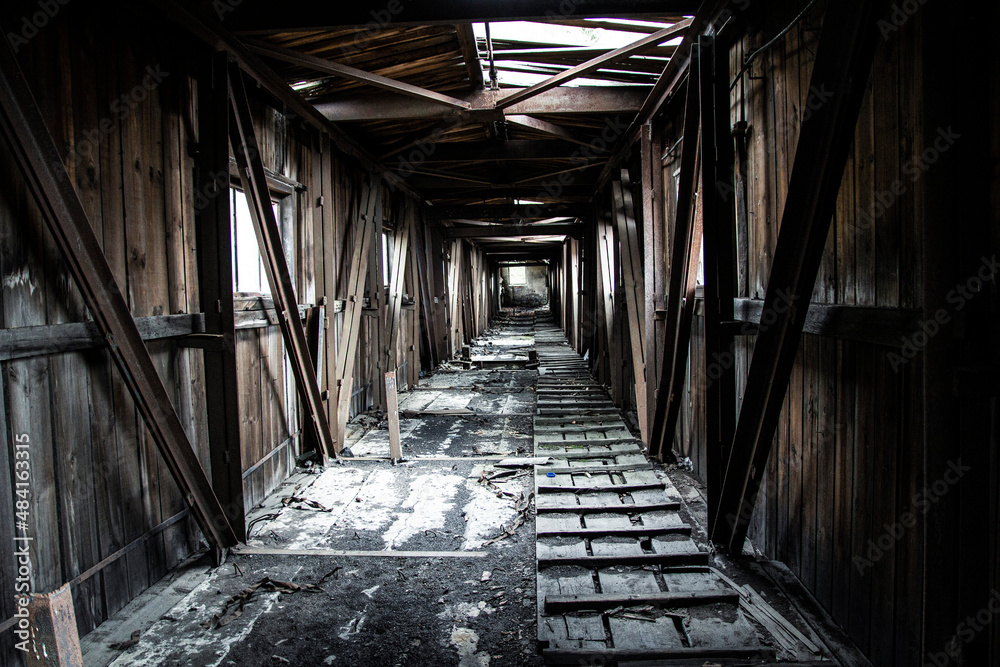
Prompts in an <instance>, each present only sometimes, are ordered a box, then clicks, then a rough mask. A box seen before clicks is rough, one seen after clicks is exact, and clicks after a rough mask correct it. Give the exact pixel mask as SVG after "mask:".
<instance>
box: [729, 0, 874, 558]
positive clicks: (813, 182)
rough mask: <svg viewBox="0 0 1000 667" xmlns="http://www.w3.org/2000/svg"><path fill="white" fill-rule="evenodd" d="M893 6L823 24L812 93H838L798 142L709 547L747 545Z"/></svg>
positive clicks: (833, 16) (851, 7)
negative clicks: (885, 16) (766, 320)
mask: <svg viewBox="0 0 1000 667" xmlns="http://www.w3.org/2000/svg"><path fill="white" fill-rule="evenodd" d="M886 4H887V3H885V1H884V0H849V1H845V2H841V3H834V4H831V5H830V6H829V8H828V9H827V15H826V16H825V17H824V19H823V31H822V33H821V34H820V42H819V46H818V48H817V50H816V63H815V65H814V66H813V73H812V80H811V82H810V83H811V87H812V88H811V89H813V90H832V91H833V93H832V96H831V97H830V99H829V100H828V101H827V102H826V103H825V104H823V105H822V106H821V107H820V108H819V109H816V110H815V111H814V112H813V113H812V114H811V115H810V116H809V118H808V119H806V120H804V121H803V123H802V129H801V130H800V133H799V140H798V144H797V146H796V148H795V153H794V155H795V161H794V162H793V164H792V172H791V175H790V177H789V182H788V195H787V197H786V199H785V207H784V210H783V211H782V214H781V225H780V227H779V228H778V242H777V245H776V247H775V251H774V260H773V263H772V265H771V273H770V275H769V276H768V281H767V291H766V293H765V296H764V312H765V313H767V312H771V313H773V314H774V316H775V322H774V324H773V325H771V326H769V327H767V329H762V330H761V331H760V332H759V334H758V336H757V340H756V342H755V344H754V348H753V357H752V358H751V360H750V370H749V373H748V375H747V383H746V389H745V392H744V398H743V404H742V405H741V406H740V414H739V420H738V421H737V423H736V432H735V435H734V438H733V443H732V447H731V448H730V454H729V461H728V465H727V466H726V470H725V476H724V478H723V484H722V493H721V498H720V499H719V509H718V514H717V516H716V518H715V522H714V524H713V525H712V530H711V539H712V540H713V541H714V542H715V543H716V544H718V545H724V546H727V547H728V548H729V549H730V551H732V552H734V553H736V552H739V551H740V550H741V549H742V548H743V543H744V541H745V540H746V535H747V531H748V529H749V525H750V518H751V517H752V516H753V509H754V505H755V503H756V500H757V492H758V490H759V489H760V484H761V479H762V477H763V475H764V469H765V467H766V465H767V459H768V456H769V455H770V451H771V443H772V441H773V440H774V433H775V430H776V429H777V425H778V417H779V416H780V414H781V404H782V402H783V401H784V397H785V392H786V391H787V389H788V380H789V377H790V376H791V373H792V367H793V366H794V364H795V356H796V354H797V353H798V349H799V342H800V339H801V337H802V327H803V325H804V323H805V319H806V314H807V311H808V310H809V300H810V297H811V296H812V292H813V285H814V283H815V282H816V274H817V272H818V271H819V265H820V262H821V261H822V258H823V248H824V246H825V245H826V237H827V234H828V233H829V230H830V221H831V219H832V218H833V213H834V210H835V208H836V201H837V194H838V192H839V190H840V183H841V180H842V178H843V174H844V166H845V164H846V163H847V156H848V154H849V152H850V150H851V146H852V141H851V140H852V138H853V137H854V133H855V128H856V127H857V123H858V113H859V111H860V108H861V101H862V99H863V97H864V92H865V86H866V84H867V82H868V78H869V73H870V72H871V66H872V61H873V60H874V55H875V46H876V43H877V41H878V31H877V29H876V28H877V21H876V19H877V17H878V12H879V11H880V10H881V9H883V8H884V7H885V5H886Z"/></svg>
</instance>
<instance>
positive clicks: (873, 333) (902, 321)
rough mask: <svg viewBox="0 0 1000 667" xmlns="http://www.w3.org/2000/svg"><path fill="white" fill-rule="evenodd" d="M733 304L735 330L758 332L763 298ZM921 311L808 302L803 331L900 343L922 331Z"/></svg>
mask: <svg viewBox="0 0 1000 667" xmlns="http://www.w3.org/2000/svg"><path fill="white" fill-rule="evenodd" d="M734 305H735V319H736V322H737V324H736V331H735V333H736V334H737V335H751V334H755V333H756V329H757V326H758V325H760V323H761V315H762V314H763V312H764V300H763V299H736V301H735V302H734ZM920 315H921V311H919V310H905V309H901V308H873V307H866V306H838V305H826V304H819V303H812V304H809V310H808V312H807V313H806V321H805V325H803V327H802V331H803V332H804V333H811V334H816V335H817V336H828V337H830V338H842V339H844V340H853V341H859V342H863V343H875V344H876V345H889V346H895V347H901V346H902V345H903V344H904V343H905V342H906V338H907V337H909V336H912V335H913V333H914V332H916V331H919V326H920ZM747 325H752V326H749V327H747ZM765 325H766V322H765Z"/></svg>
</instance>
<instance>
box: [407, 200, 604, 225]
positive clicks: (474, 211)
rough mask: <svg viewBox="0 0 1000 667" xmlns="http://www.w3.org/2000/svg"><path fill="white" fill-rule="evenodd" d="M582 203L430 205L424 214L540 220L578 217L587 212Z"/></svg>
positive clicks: (437, 217)
mask: <svg viewBox="0 0 1000 667" xmlns="http://www.w3.org/2000/svg"><path fill="white" fill-rule="evenodd" d="M588 210H589V209H588V207H587V206H585V205H582V204H495V205H483V204H468V205H465V206H431V207H429V208H427V209H426V211H425V212H426V215H427V217H428V218H430V219H433V220H456V219H461V220H476V219H478V220H495V221H500V220H540V219H544V218H558V217H565V218H580V217H583V216H585V215H587V213H588Z"/></svg>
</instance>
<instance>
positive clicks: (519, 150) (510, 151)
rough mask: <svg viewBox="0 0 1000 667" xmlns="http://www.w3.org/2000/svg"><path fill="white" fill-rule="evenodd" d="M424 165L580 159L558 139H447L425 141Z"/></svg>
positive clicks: (574, 149) (576, 153) (579, 156)
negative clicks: (440, 141) (433, 163)
mask: <svg viewBox="0 0 1000 667" xmlns="http://www.w3.org/2000/svg"><path fill="white" fill-rule="evenodd" d="M424 148H425V150H424V151H423V153H424V161H423V162H424V164H426V163H431V162H484V161H492V162H497V161H505V160H530V161H537V160H571V159H575V160H583V159H584V158H582V157H581V155H580V149H579V148H576V147H575V146H573V145H570V144H565V143H563V142H561V141H537V140H529V139H515V140H512V141H502V142H501V141H476V142H465V141H451V142H442V143H438V144H433V143H432V144H425V145H424Z"/></svg>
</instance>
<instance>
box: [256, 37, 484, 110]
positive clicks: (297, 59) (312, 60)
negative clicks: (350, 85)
mask: <svg viewBox="0 0 1000 667" xmlns="http://www.w3.org/2000/svg"><path fill="white" fill-rule="evenodd" d="M246 41H247V46H249V47H250V49H251V50H252V51H254V52H255V53H257V54H259V55H262V56H267V57H268V58H274V59H275V60H280V61H282V62H286V63H290V64H292V65H298V66H299V67H305V68H308V69H312V70H315V71H317V72H323V73H326V74H333V75H335V76H340V77H343V78H345V79H349V80H351V81H358V82H359V83H366V84H368V85H371V86H375V87H376V88H381V89H383V90H389V91H392V92H394V93H399V94H401V95H407V96H409V97H414V98H417V99H421V100H426V101H429V102H434V103H436V104H440V105H442V106H445V107H449V108H452V109H460V110H465V109H470V108H471V107H472V105H471V104H470V103H468V102H466V101H465V100H460V99H458V98H457V97H452V96H450V95H443V94H441V93H437V92H434V91H433V90H428V89H426V88H421V87H420V86H414V85H412V84H409V83H406V82H403V81H397V80H396V79H390V78H389V77H387V76H382V75H380V74H374V73H372V72H365V71H364V70H360V69H358V68H356V67H351V66H350V65H344V64H342V63H338V62H334V61H332V60H325V59H323V58H317V57H316V56H310V55H308V54H305V53H301V52H299V51H294V50H292V49H286V48H282V47H280V46H274V45H273V44H266V43H264V42H258V41H255V40H246Z"/></svg>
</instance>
